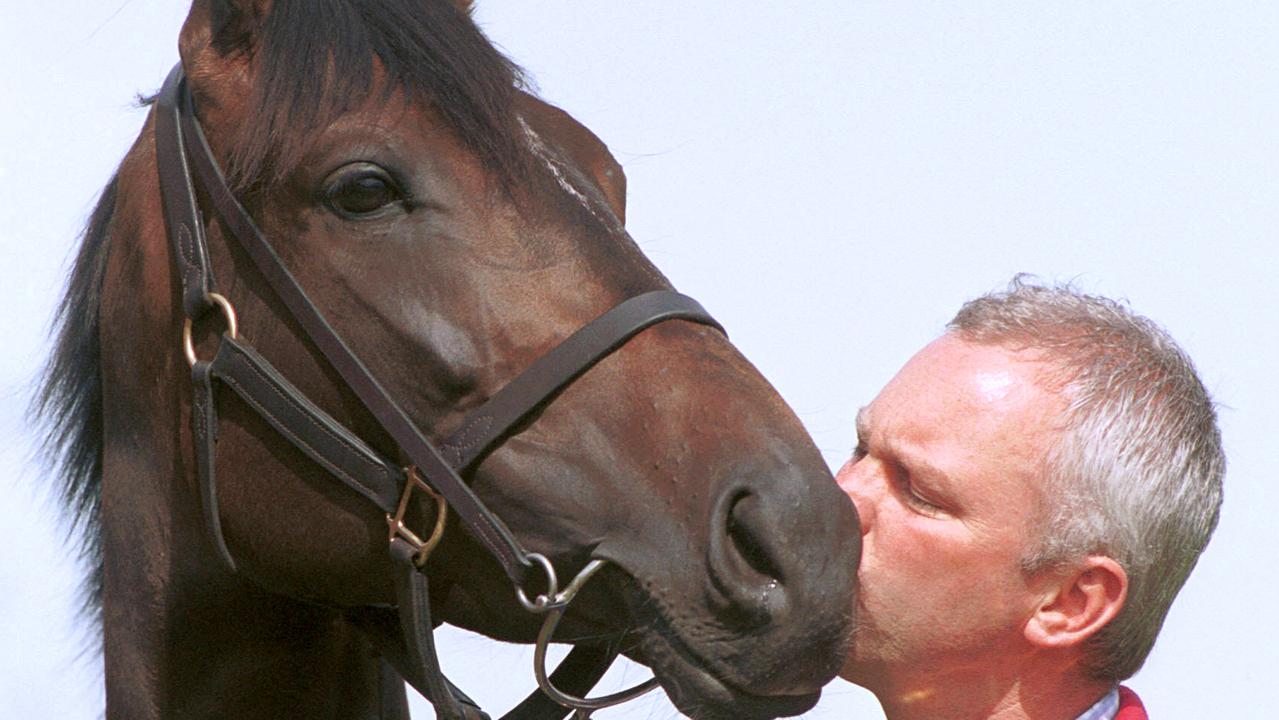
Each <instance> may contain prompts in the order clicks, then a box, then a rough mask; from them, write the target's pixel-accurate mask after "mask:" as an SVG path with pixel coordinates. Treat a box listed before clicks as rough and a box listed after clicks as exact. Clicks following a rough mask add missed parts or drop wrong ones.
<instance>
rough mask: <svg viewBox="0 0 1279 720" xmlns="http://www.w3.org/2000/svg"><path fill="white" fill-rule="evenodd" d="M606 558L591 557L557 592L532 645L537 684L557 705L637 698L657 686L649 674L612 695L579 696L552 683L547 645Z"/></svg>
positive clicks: (593, 706) (596, 706) (587, 706)
mask: <svg viewBox="0 0 1279 720" xmlns="http://www.w3.org/2000/svg"><path fill="white" fill-rule="evenodd" d="M605 562H606V561H604V560H601V559H599V558H596V559H594V560H591V561H590V562H589V563H587V565H586V567H584V568H582V571H581V572H580V573H578V574H577V577H575V578H573V582H571V583H569V585H568V587H567V588H565V589H564V592H563V593H561V594H559V595H558V596H556V598H555V602H554V604H553V605H551V606H550V608H549V610H547V612H546V619H545V620H543V621H542V629H541V630H540V631H538V633H537V645H536V646H535V647H534V649H533V676H534V677H535V678H537V686H538V687H539V688H541V690H542V692H543V693H545V694H546V696H547V697H548V698H550V699H551V700H552V701H553V702H555V703H556V704H557V705H561V706H563V707H566V708H574V709H576V710H578V711H579V713H581V712H583V711H593V710H600V709H603V708H606V707H612V706H613V705H620V704H622V703H624V702H627V701H629V700H634V699H635V698H637V697H639V696H641V695H643V694H644V693H647V692H649V691H650V690H653V689H654V688H656V687H657V678H649V679H648V680H647V681H645V682H642V683H640V684H639V685H636V686H634V687H632V688H628V689H626V690H621V691H619V692H615V693H612V694H610V695H601V696H600V697H594V698H580V697H577V696H575V695H569V694H567V693H565V692H563V691H562V690H560V689H559V688H557V687H555V686H554V685H553V684H551V678H550V676H549V675H548V674H547V672H546V649H547V648H548V647H549V646H550V644H551V637H552V636H553V635H554V634H555V628H557V627H559V624H560V619H561V618H563V617H564V611H565V610H567V609H568V604H569V602H570V601H572V600H573V597H574V596H576V595H577V592H578V591H579V590H581V589H582V586H583V585H585V584H586V581H587V580H590V579H591V576H593V575H594V574H595V573H597V572H599V569H600V568H602V567H604V565H605Z"/></svg>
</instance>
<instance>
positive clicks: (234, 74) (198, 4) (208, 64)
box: [178, 0, 271, 116]
mask: <svg viewBox="0 0 1279 720" xmlns="http://www.w3.org/2000/svg"><path fill="white" fill-rule="evenodd" d="M270 11H271V0H194V2H192V3H191V11H190V12H189V13H187V19H186V22H185V23H183V25H182V32H181V34H180V35H179V36H178V53H179V55H180V56H181V57H182V66H183V68H184V69H185V70H186V74H187V77H188V78H189V79H190V83H191V90H192V92H193V93H194V94H195V97H196V102H197V104H198V105H199V106H200V107H201V108H202V113H201V115H202V116H203V115H204V112H203V111H213V110H215V108H217V107H218V106H220V105H222V104H223V103H224V102H226V101H228V100H231V99H239V101H243V99H244V98H245V97H247V95H248V89H249V77H250V73H249V61H250V59H251V58H252V55H253V49H254V47H255V46H256V45H257V43H258V40H259V38H260V37H261V30H262V27H263V25H264V23H265V22H266V18H267V15H268V14H269V13H270ZM215 89H216V92H215Z"/></svg>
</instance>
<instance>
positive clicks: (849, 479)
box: [835, 458, 875, 537]
mask: <svg viewBox="0 0 1279 720" xmlns="http://www.w3.org/2000/svg"><path fill="white" fill-rule="evenodd" d="M866 464H867V463H866V461H865V460H864V459H863V460H862V462H860V463H859V462H857V460H856V458H849V459H848V462H846V463H844V466H843V467H841V468H840V469H839V472H838V473H835V482H837V483H839V487H840V489H842V490H843V491H844V494H845V495H847V496H848V497H849V498H850V499H852V501H853V504H854V505H856V506H857V515H858V517H859V518H861V525H862V536H863V537H865V535H866V533H868V532H870V528H871V526H872V525H874V524H875V502H874V501H873V499H872V497H871V495H872V491H870V488H869V485H870V484H871V482H873V481H872V479H871V478H869V477H867V476H866V468H865V466H866Z"/></svg>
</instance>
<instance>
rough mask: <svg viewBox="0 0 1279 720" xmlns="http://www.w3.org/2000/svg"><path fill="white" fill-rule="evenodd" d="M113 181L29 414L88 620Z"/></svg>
mask: <svg viewBox="0 0 1279 720" xmlns="http://www.w3.org/2000/svg"><path fill="white" fill-rule="evenodd" d="M117 180H118V178H112V179H111V182H109V183H107V186H106V188H105V189H104V190H103V191H102V195H101V197H99V198H98V204H97V207H95V208H94V210H93V214H92V215H91V216H90V217H89V224H88V226H87V227H86V228H85V231H84V240H83V242H82V243H81V245H80V251H79V253H78V254H77V255H76V259H75V264H74V266H73V267H72V270H71V278H70V279H69V280H68V281H67V287H66V291H65V294H64V295H63V298H62V303H61V305H59V306H58V311H57V314H56V315H55V316H54V320H53V323H54V324H53V327H54V331H55V336H56V340H55V345H54V351H53V355H52V356H51V357H50V358H49V363H48V365H47V366H46V367H45V370H44V376H43V378H42V379H41V383H40V387H39V390H38V391H37V393H36V396H35V402H34V404H33V405H32V408H31V411H32V415H33V417H34V419H35V420H37V422H38V423H39V424H40V425H42V426H43V427H44V430H45V433H46V434H45V440H44V443H43V445H42V447H41V451H42V454H43V455H44V457H45V459H46V460H47V461H48V462H47V464H48V465H49V466H50V467H51V468H52V469H53V471H54V477H56V478H57V481H56V482H57V490H58V492H59V494H60V495H61V496H62V501H63V503H64V506H65V507H66V510H67V513H68V514H69V516H70V521H71V526H72V528H73V530H75V531H77V534H78V535H79V536H80V537H81V538H82V540H81V546H80V549H81V553H82V556H83V558H84V559H85V561H86V564H87V565H88V566H89V568H90V572H91V575H90V577H89V580H88V582H87V583H86V584H85V586H84V590H85V598H84V602H85V608H86V610H88V611H89V612H90V613H96V611H97V609H98V608H99V606H100V604H99V600H100V599H101V596H102V542H101V528H100V527H99V524H98V507H99V504H100V501H101V496H102V376H101V374H100V372H99V362H98V361H99V356H100V353H101V348H100V345H99V344H98V330H99V328H98V304H99V302H100V301H101V299H102V282H103V277H104V276H105V275H106V267H107V254H108V249H109V246H110V240H109V238H110V227H111V218H112V214H113V213H114V211H115V204H116V190H117V187H116V186H117Z"/></svg>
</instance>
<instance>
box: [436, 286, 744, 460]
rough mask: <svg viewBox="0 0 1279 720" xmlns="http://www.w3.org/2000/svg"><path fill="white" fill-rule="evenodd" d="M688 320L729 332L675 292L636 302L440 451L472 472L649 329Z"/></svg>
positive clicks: (562, 349) (545, 364) (582, 335)
mask: <svg viewBox="0 0 1279 720" xmlns="http://www.w3.org/2000/svg"><path fill="white" fill-rule="evenodd" d="M667 320H688V321H691V322H696V323H700V324H702V325H709V326H710V327H713V328H715V329H717V330H719V331H720V332H724V328H722V327H720V324H719V323H718V322H716V321H715V319H714V318H712V317H711V316H710V313H708V312H706V310H705V308H703V307H702V306H701V304H699V303H698V302H697V301H696V300H694V299H693V298H690V297H688V296H686V295H681V294H679V293H677V292H673V291H669V290H657V291H654V292H649V293H645V294H643V295H637V296H636V297H633V298H631V299H629V300H627V301H625V302H623V303H621V304H619V305H617V306H616V307H614V308H613V309H611V310H609V311H608V312H606V313H604V314H603V315H601V316H599V317H598V318H596V319H595V320H593V321H591V322H590V323H589V324H587V325H586V326H584V327H582V328H581V329H579V330H578V331H577V332H575V333H573V334H572V335H570V336H569V337H568V338H567V339H566V340H564V341H563V342H561V343H560V344H559V345H557V346H555V347H554V348H553V349H552V350H551V351H550V352H548V353H546V354H545V355H543V356H542V357H540V358H538V359H537V360H535V361H534V362H533V364H532V365H530V366H529V367H528V369H526V370H525V371H524V372H522V373H520V374H519V376H517V377H516V378H515V379H514V380H512V381H511V382H509V383H507V384H506V385H505V386H504V387H503V388H502V389H501V390H499V391H498V392H497V393H496V394H494V395H493V397H491V398H489V400H488V402H486V403H484V404H483V405H481V406H480V407H479V408H477V409H476V410H475V411H474V412H472V413H471V414H470V416H468V417H467V419H466V421H465V422H463V423H462V426H461V428H459V429H458V430H457V431H456V432H454V433H453V435H452V436H451V437H449V439H448V440H447V441H445V442H444V443H442V444H441V445H440V450H441V451H442V452H443V453H444V454H445V456H446V457H448V459H449V462H451V463H452V464H453V467H454V468H455V469H456V470H457V471H458V472H463V471H465V470H467V469H469V468H470V467H471V466H472V465H473V464H474V463H475V462H476V460H478V459H479V458H481V457H483V455H484V454H485V453H487V452H488V451H489V450H490V449H492V448H493V447H494V445H496V444H497V442H498V441H499V440H501V439H502V438H503V437H505V435H506V433H507V432H509V431H510V430H511V428H513V427H515V426H516V425H517V424H519V423H520V422H521V421H522V420H524V419H525V418H526V417H528V416H529V415H531V414H532V413H533V412H535V411H537V410H538V409H540V408H542V407H544V406H545V405H546V404H547V403H549V402H551V401H552V400H554V399H555V396H556V395H558V394H559V392H560V391H561V390H563V389H564V388H565V387H566V386H567V385H568V384H569V383H571V382H573V381H574V380H576V379H577V378H578V377H580V376H581V375H582V374H583V373H585V372H586V371H587V370H590V369H591V368H592V367H594V366H595V364H596V363H598V362H599V361H600V360H602V359H604V358H605V357H607V356H608V355H610V354H611V353H612V352H613V351H615V350H617V349H618V348H620V347H621V346H622V345H625V344H626V342H627V341H628V340H630V339H631V338H632V337H634V336H635V335H636V334H638V333H639V332H640V331H642V330H644V329H645V328H648V327H651V326H653V325H656V324H657V323H660V322H665V321H667Z"/></svg>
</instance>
